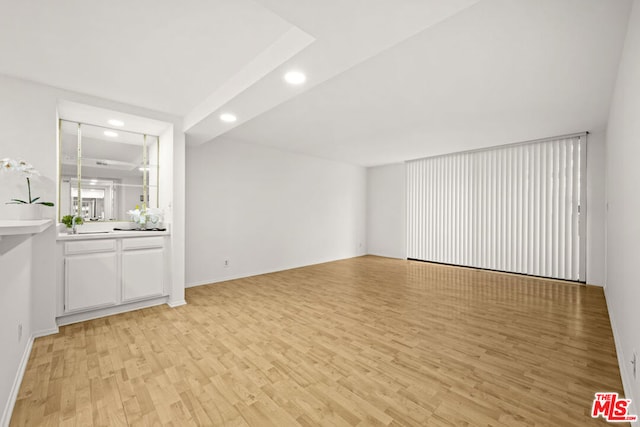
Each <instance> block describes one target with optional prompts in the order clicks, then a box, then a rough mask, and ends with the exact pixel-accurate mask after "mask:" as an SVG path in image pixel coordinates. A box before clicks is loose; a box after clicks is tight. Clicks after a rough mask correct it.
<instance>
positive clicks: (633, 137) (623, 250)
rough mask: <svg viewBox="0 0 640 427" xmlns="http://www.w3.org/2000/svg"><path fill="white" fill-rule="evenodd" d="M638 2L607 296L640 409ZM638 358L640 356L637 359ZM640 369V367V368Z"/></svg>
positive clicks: (615, 182) (612, 183) (621, 87)
mask: <svg viewBox="0 0 640 427" xmlns="http://www.w3.org/2000/svg"><path fill="white" fill-rule="evenodd" d="M638 76H640V1H639V0H635V1H634V4H633V10H632V12H631V16H630V18H629V27H628V33H627V39H626V42H625V47H624V51H623V56H622V60H621V63H620V69H619V72H618V81H617V84H616V89H615V91H614V96H613V101H612V105H611V113H610V116H609V125H608V130H607V153H606V157H607V179H606V181H607V202H608V211H607V279H606V288H605V294H606V296H607V304H608V306H609V317H610V318H611V323H612V327H613V332H614V337H615V340H616V347H617V350H618V359H619V363H620V370H621V374H622V381H623V384H624V388H625V394H626V397H627V398H631V399H633V401H634V402H635V411H636V412H634V413H636V414H637V413H638V412H637V410H638V409H640V405H638V403H639V402H640V382H639V381H638V379H634V378H633V376H632V365H631V363H630V361H631V359H632V355H633V352H634V350H635V351H640V309H639V306H640V279H639V276H640V275H639V269H638V266H640V186H639V184H640V166H638V165H639V162H640V119H639V118H640V78H638ZM639 356H640V355H639ZM639 368H640V367H639Z"/></svg>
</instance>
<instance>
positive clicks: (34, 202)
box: [0, 159, 53, 219]
mask: <svg viewBox="0 0 640 427" xmlns="http://www.w3.org/2000/svg"><path fill="white" fill-rule="evenodd" d="M0 171H1V172H16V173H20V174H22V175H23V176H24V177H25V178H26V179H27V194H28V198H27V199H26V200H22V199H11V201H10V202H7V204H8V205H24V206H25V209H22V210H23V212H22V213H21V214H20V215H19V216H20V219H39V218H40V217H41V215H40V206H39V205H42V206H53V203H51V202H42V201H40V197H32V196H31V178H32V177H33V176H39V175H40V173H39V172H38V171H37V170H35V169H34V168H33V166H32V165H31V164H29V163H27V162H25V161H24V160H13V159H2V160H0ZM26 208H29V209H28V210H27V209H26Z"/></svg>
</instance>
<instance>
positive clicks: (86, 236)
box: [56, 230, 171, 241]
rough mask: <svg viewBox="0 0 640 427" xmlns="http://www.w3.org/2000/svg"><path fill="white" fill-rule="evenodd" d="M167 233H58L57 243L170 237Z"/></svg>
mask: <svg viewBox="0 0 640 427" xmlns="http://www.w3.org/2000/svg"><path fill="white" fill-rule="evenodd" d="M170 235H171V233H170V232H169V231H135V230H133V231H124V230H123V231H108V232H86V231H85V232H82V233H78V234H68V233H58V237H57V238H56V240H57V241H61V240H97V239H123V238H130V237H152V236H170Z"/></svg>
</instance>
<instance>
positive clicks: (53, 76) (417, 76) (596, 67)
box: [0, 0, 631, 166]
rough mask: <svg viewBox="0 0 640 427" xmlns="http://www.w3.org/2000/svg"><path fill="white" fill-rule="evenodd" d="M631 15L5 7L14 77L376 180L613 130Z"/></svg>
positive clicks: (563, 9)
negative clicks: (329, 162)
mask: <svg viewBox="0 0 640 427" xmlns="http://www.w3.org/2000/svg"><path fill="white" fill-rule="evenodd" d="M630 4H631V2H630V0H615V1H611V0H480V1H478V0H394V1H388V0H350V1H345V0H323V1H317V0H253V1H252V0H208V1H205V0H200V1H196V0H186V1H182V2H174V1H169V0H154V1H151V0H139V1H136V2H127V1H124V0H112V1H109V2H81V1H71V0H60V1H57V2H33V1H23V2H10V1H7V0H4V1H3V5H2V10H3V13H2V14H1V15H0V73H2V74H7V75H12V76H17V77H21V78H25V79H29V80H33V81H37V82H41V83H45V84H49V85H52V86H57V87H61V88H65V89H70V90H74V91H78V92H81V93H87V94H91V95H95V96H99V97H102V98H107V99H111V100H115V101H120V102H123V103H128V104H132V105H137V106H141V107H146V108H149V109H152V110H157V111H163V112H167V113H171V114H175V115H179V116H182V117H184V118H185V130H186V132H187V140H188V142H189V143H190V144H198V143H204V142H207V141H211V140H212V139H213V140H214V141H215V138H217V137H221V136H224V137H225V138H230V139H235V140H239V141H244V142H250V143H256V144H264V145H268V146H272V147H277V148H281V149H285V150H290V151H295V152H300V153H305V154H310V155H315V156H320V157H324V158H329V159H335V160H339V161H346V162H350V163H354V164H360V165H365V166H369V165H376V164H383V163H392V162H397V161H403V160H407V159H412V158H418V157H424V156H428V155H434V154H441V153H443V152H451V151H460V150H466V149H473V148H478V147H482V146H488V145H497V144H502V143H510V142H516V141H523V140H528V139H534V138H540V137H548V136H553V135H559V134H563V133H572V132H578V131H585V130H597V129H601V128H603V127H604V126H605V125H606V120H607V115H608V109H609V102H610V97H611V92H612V88H613V85H614V81H615V77H616V73H617V66H618V61H619V57H620V52H621V48H622V44H623V41H624V35H625V31H626V23H627V18H628V13H629V9H630ZM17 41H19V42H17ZM291 68H298V69H302V70H304V71H305V72H306V73H307V75H308V81H307V83H306V84H305V85H303V86H302V87H296V88H294V87H290V86H287V85H286V84H285V83H284V82H283V80H282V74H283V73H284V72H285V71H286V70H288V69H291ZM75 107H76V108H75V113H74V114H76V115H77V114H81V113H82V108H78V107H77V106H75ZM78 111H80V113H78ZM225 111H231V112H233V113H235V114H236V115H237V116H238V118H239V119H238V121H237V122H236V123H234V124H232V125H229V124H223V123H221V122H220V121H219V120H218V115H219V114H220V113H221V112H225ZM94 113H95V111H94ZM93 117H94V118H92V119H91V120H98V119H99V117H97V116H93ZM110 118H111V117H110ZM76 119H77V118H76ZM105 119H106V116H104V117H102V119H100V120H105ZM96 124H99V123H96ZM159 126H160V127H161V126H166V124H160V125H159ZM131 130H134V129H131ZM147 132H148V131H147ZM149 133H154V132H149ZM158 133H159V132H157V133H156V134H158Z"/></svg>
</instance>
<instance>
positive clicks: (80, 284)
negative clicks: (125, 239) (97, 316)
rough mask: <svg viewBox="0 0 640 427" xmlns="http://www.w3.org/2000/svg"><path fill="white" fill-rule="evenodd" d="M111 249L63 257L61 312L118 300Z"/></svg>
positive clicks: (102, 305) (114, 254)
mask: <svg viewBox="0 0 640 427" xmlns="http://www.w3.org/2000/svg"><path fill="white" fill-rule="evenodd" d="M117 268H118V258H117V254H116V252H115V251H113V252H104V253H88V254H83V255H70V256H67V257H66V258H65V306H64V309H65V312H72V311H77V310H87V309H91V308H98V307H105V306H110V305H114V304H116V303H117V301H118V294H117V292H118V275H117Z"/></svg>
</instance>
